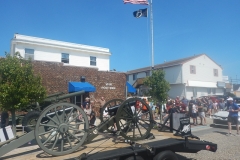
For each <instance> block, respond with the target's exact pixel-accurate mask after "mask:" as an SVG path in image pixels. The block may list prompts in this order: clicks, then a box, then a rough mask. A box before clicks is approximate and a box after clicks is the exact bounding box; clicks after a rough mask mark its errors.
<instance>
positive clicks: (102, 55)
mask: <svg viewBox="0 0 240 160" xmlns="http://www.w3.org/2000/svg"><path fill="white" fill-rule="evenodd" d="M15 52H20V54H21V56H22V57H24V58H26V59H28V58H31V59H33V60H39V61H51V62H63V63H64V65H73V66H82V67H94V68H98V69H99V70H100V71H107V70H109V69H110V60H109V59H110V56H111V53H110V51H109V49H108V48H101V47H94V46H87V45H82V44H75V43H69V42H63V41H57V40H51V39H44V38H38V37H31V36H25V35H20V34H15V35H14V38H13V39H12V41H11V52H10V53H11V54H14V53H15Z"/></svg>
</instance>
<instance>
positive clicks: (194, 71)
mask: <svg viewBox="0 0 240 160" xmlns="http://www.w3.org/2000/svg"><path fill="white" fill-rule="evenodd" d="M190 74H196V66H193V65H190Z"/></svg>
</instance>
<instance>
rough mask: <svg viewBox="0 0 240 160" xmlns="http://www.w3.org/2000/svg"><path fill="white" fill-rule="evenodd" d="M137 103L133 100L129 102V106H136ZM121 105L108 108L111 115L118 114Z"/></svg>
mask: <svg viewBox="0 0 240 160" xmlns="http://www.w3.org/2000/svg"><path fill="white" fill-rule="evenodd" d="M135 104H136V101H131V102H129V103H127V105H129V106H135ZM120 106H121V104H119V105H116V106H112V107H109V108H108V110H107V111H108V114H109V115H111V116H114V115H116V114H117V110H118V108H119V107H120Z"/></svg>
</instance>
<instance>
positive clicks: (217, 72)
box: [127, 54, 225, 99]
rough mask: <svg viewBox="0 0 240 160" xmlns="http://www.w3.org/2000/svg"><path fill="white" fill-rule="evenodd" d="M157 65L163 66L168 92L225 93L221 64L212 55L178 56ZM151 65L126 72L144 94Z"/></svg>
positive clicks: (189, 93)
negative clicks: (144, 83) (145, 79)
mask: <svg viewBox="0 0 240 160" xmlns="http://www.w3.org/2000/svg"><path fill="white" fill-rule="evenodd" d="M154 69H163V70H164V71H165V79H166V80H167V81H168V82H169V83H170V86H171V89H170V91H169V93H168V94H169V96H170V97H172V98H175V97H176V96H180V97H183V96H185V97H186V98H188V99H190V98H191V96H193V97H200V96H207V95H223V94H224V90H225V83H224V82H223V75H222V67H221V66H220V65H218V64H217V63H216V62H214V61H213V60H212V59H211V58H209V57H208V56H207V55H206V54H200V55H196V56H192V57H187V58H183V59H179V60H174V61H169V62H165V63H163V64H158V65H155V66H154ZM150 74H151V67H150V66H149V67H145V68H140V69H136V70H131V71H128V72H127V75H128V77H127V79H128V82H129V83H130V84H132V85H133V86H134V87H135V88H137V89H138V93H139V94H140V95H141V94H142V91H143V90H144V89H145V88H144V86H143V85H142V84H143V79H144V77H146V76H150Z"/></svg>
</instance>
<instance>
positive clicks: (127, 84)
mask: <svg viewBox="0 0 240 160" xmlns="http://www.w3.org/2000/svg"><path fill="white" fill-rule="evenodd" d="M126 86H127V92H128V93H136V91H137V90H136V89H135V88H134V87H133V86H132V85H131V84H130V83H128V82H126Z"/></svg>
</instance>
